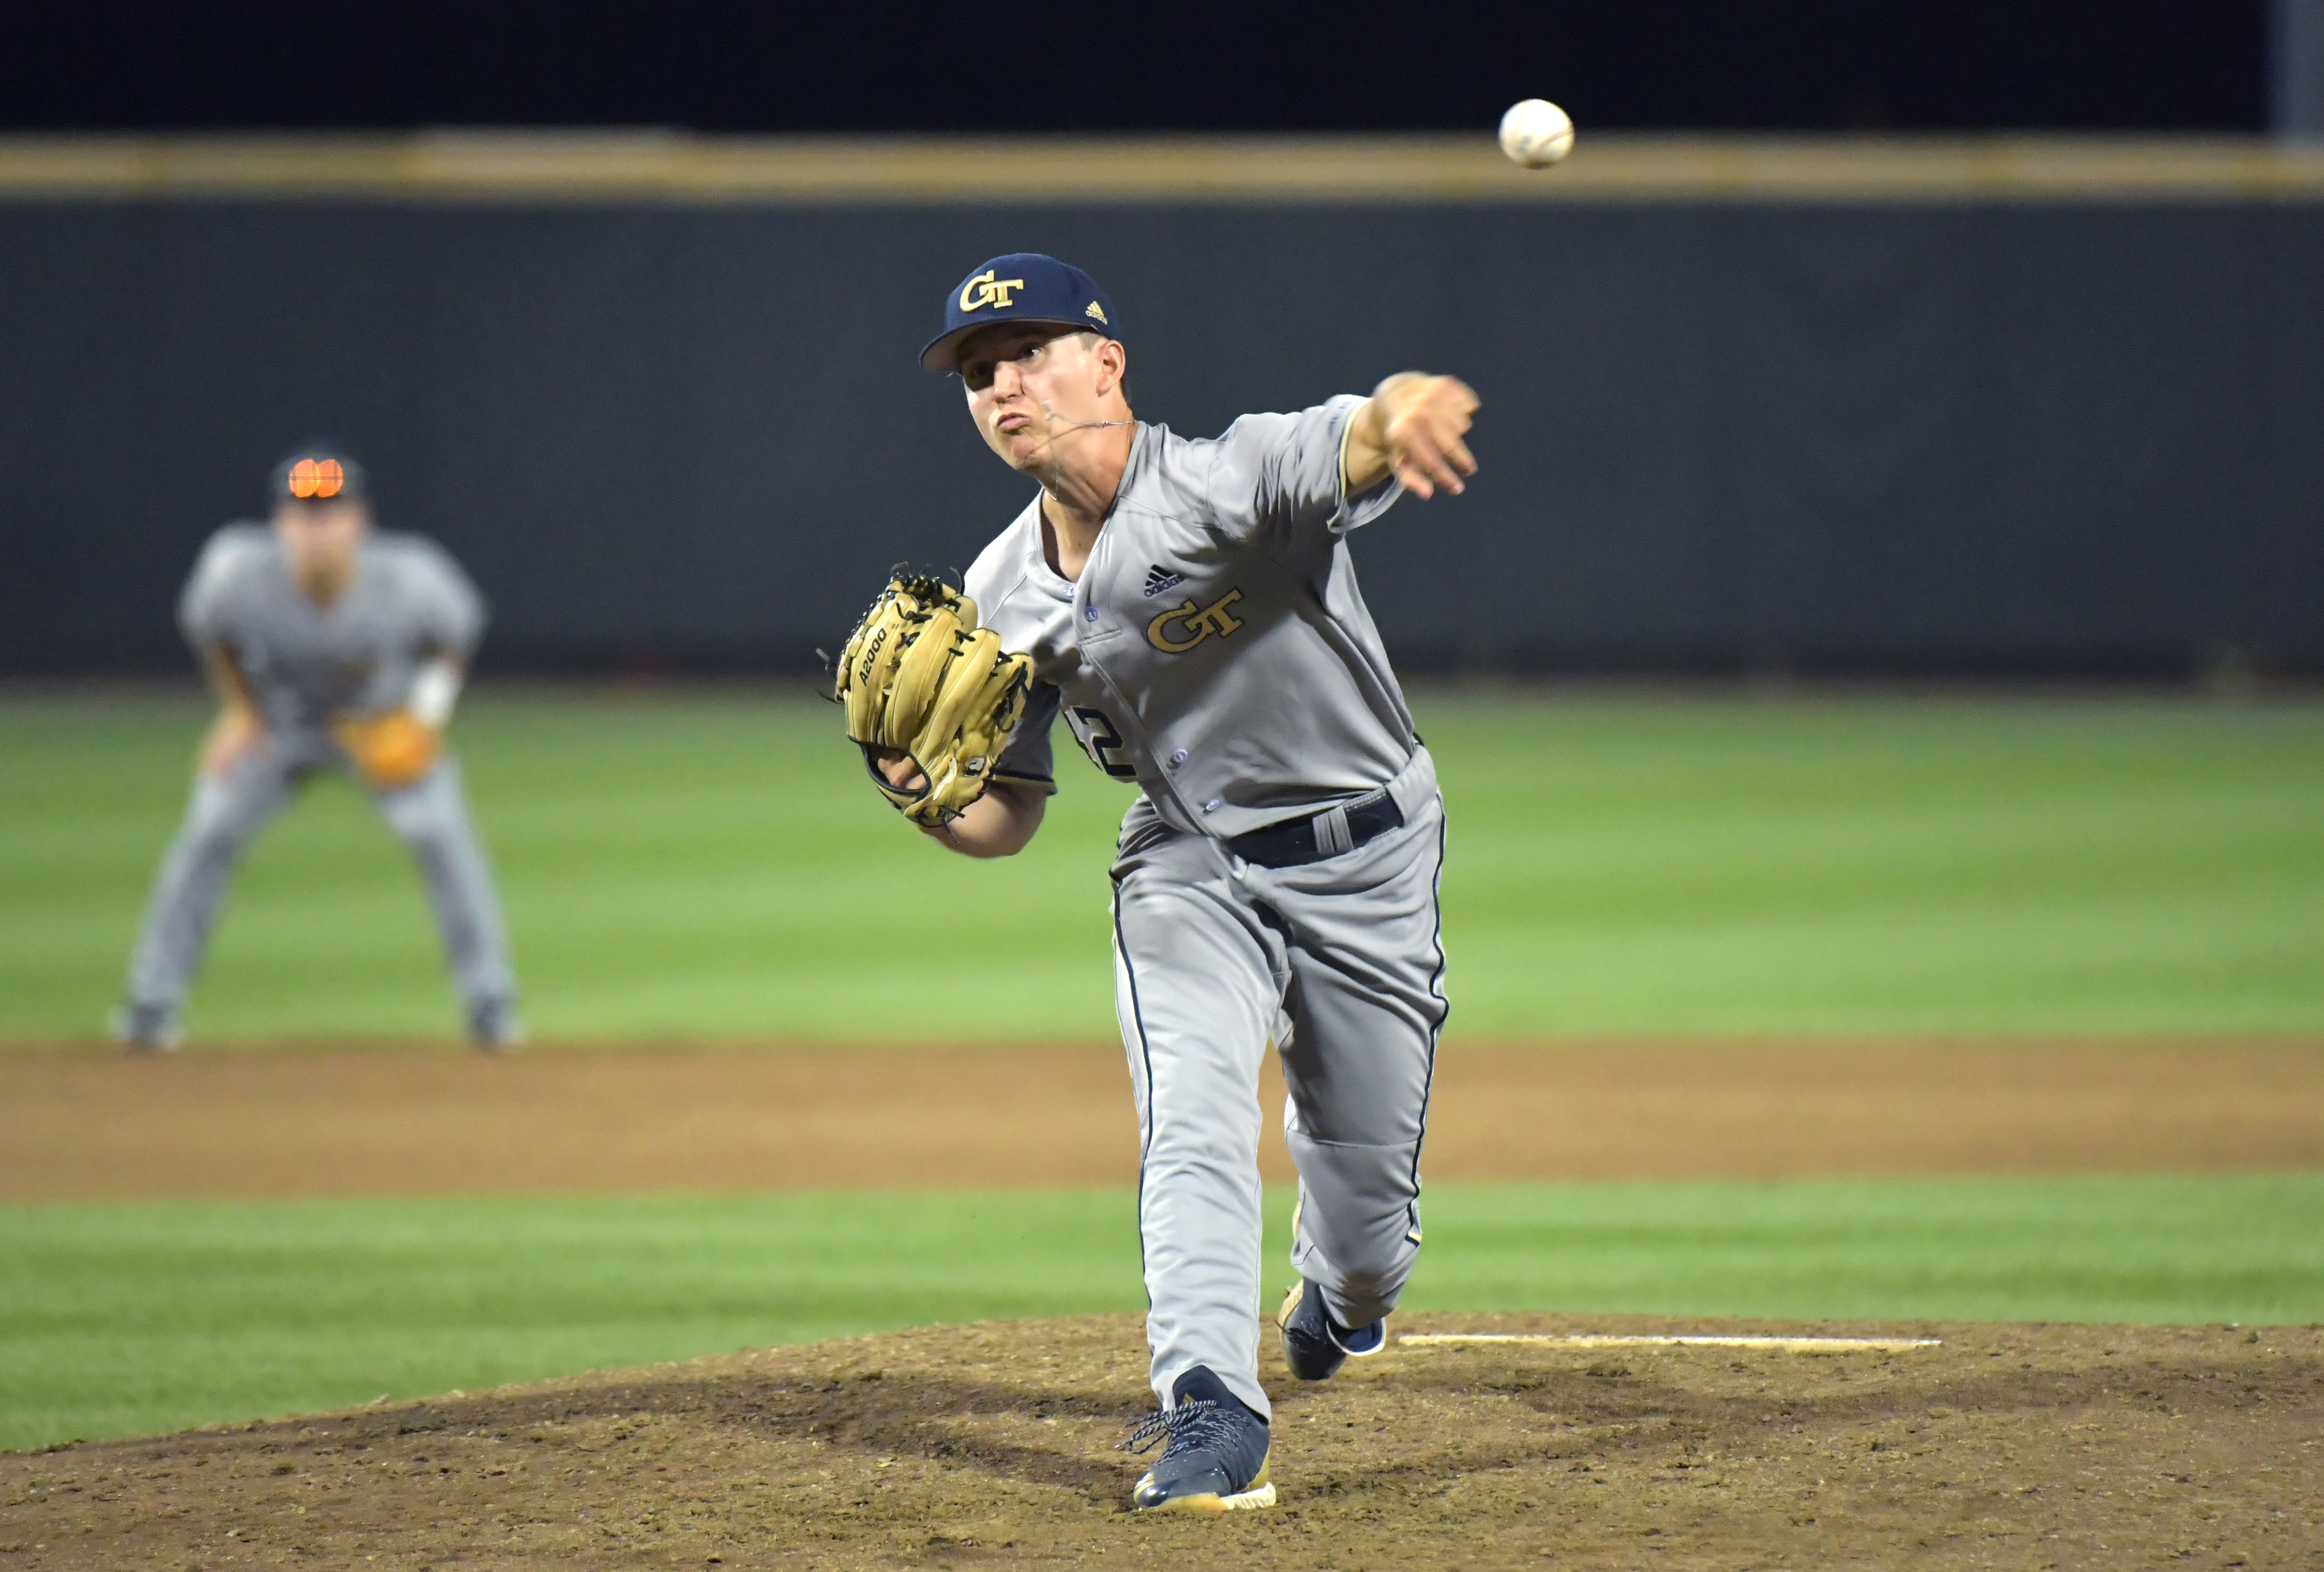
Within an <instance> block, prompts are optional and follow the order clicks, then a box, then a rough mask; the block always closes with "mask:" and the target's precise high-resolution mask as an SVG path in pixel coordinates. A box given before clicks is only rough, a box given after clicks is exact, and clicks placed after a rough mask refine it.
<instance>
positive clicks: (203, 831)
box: [129, 734, 516, 1013]
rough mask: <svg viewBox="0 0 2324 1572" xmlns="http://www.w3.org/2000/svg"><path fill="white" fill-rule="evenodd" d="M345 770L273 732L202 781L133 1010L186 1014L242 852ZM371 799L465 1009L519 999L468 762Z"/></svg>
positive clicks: (168, 863)
mask: <svg viewBox="0 0 2324 1572" xmlns="http://www.w3.org/2000/svg"><path fill="white" fill-rule="evenodd" d="M345 768H346V758H345V755H344V754H340V753H339V751H338V750H337V746H336V745H335V744H332V743H331V742H330V741H328V740H327V738H320V737H317V738H301V737H286V736H282V735H275V734H270V735H268V736H267V737H266V738H265V739H264V740H263V742H261V743H260V744H258V745H257V746H255V747H254V748H252V749H251V750H250V751H249V752H248V753H246V754H244V755H243V756H242V757H241V758H240V759H238V760H236V761H235V763H234V765H233V766H232V767H231V768H230V769H228V770H227V771H226V773H225V774H224V775H218V776H212V775H198V776H196V777H195V780H194V792H193V800H192V802H191V803H190V804H189V806H188V808H187V809H186V818H185V822H184V823H183V824H182V825H181V826H180V828H179V830H178V837H177V839H176V840H174V841H173V842H171V846H170V850H169V852H168V854H167V855H164V856H163V857H162V859H161V874H160V875H159V876H158V877H157V878H156V879H155V880H154V883H153V895H152V901H151V902H150V903H149V904H148V905H147V907H146V911H145V926H144V930H143V933H142V934H141V935H140V936H139V938H138V941H137V951H136V954H135V955H134V957H132V958H131V960H130V963H129V1002H130V1003H132V1004H138V1005H150V1006H156V1007H159V1008H161V1009H165V1010H169V1011H171V1012H172V1013H174V1012H176V1011H177V1010H178V1009H180V1007H181V1006H183V1004H184V1003H185V1000H186V993H187V990H188V988H189V986H190V985H191V984H192V981H193V976H194V972H195V971H196V969H197V968H198V967H199V966H200V965H201V960H202V955H203V952H204V951H205V950H206V949H207V948H208V946H209V938H210V928H211V925H212V924H213V923H214V922H215V921H216V920H217V910H218V904H219V902H220V901H221V900H223V899H224V897H225V895H226V880H227V877H228V876H229V875H230V874H232V873H233V872H234V867H235V864H236V863H237V862H239V861H240V860H241V857H242V853H243V849H244V847H245V846H248V845H249V844H250V841H251V838H252V837H254V836H255V835H257V833H258V832H259V831H260V830H261V829H263V828H265V827H266V825H267V823H268V821H270V820H271V819H272V818H273V817H274V816H275V815H276V814H277V813H280V812H281V810H282V808H283V806H284V805H285V804H286V803H288V802H289V801H290V800H291V795H292V793H293V792H295V791H297V789H298V787H299V784H300V781H303V780H305V778H306V777H307V776H309V775H310V774H313V773H314V772H316V771H318V770H323V769H345ZM372 803H373V805H374V807H376V808H377V809H379V813H380V817H381V818H384V819H385V820H387V823H388V827H389V828H392V830H394V831H395V833H396V835H397V836H398V837H400V838H401V840H402V842H403V844H404V846H406V847H407V848H409V849H410V853H411V855H412V860H413V861H414V862H416V863H417V864H418V865H419V866H420V877H421V879H422V880H423V881H424V882H425V883H426V884H427V887H428V902H429V906H430V907H431V908H433V909H434V911H435V914H436V929H437V932H438V934H440V935H441V936H442V938H443V940H444V955H445V958H446V960H447V962H448V963H449V964H450V966H451V970H452V980H453V985H454V986H455V987H456V988H457V990H458V991H459V994H460V999H461V1002H462V1003H463V1004H464V1005H465V1006H466V1008H467V1009H468V1010H469V1011H470V1012H471V1013H474V1012H475V1010H476V1009H477V1008H478V1007H479V1006H482V1005H486V1004H499V1003H509V1002H512V1000H513V999H514V998H515V993H516V978H515V976H514V975H513V974H512V972H511V970H510V968H509V958H508V939H507V936H506V930H505V929H504V928H503V924H502V921H501V910H500V900H499V897H498V895H497V894H495V892H494V891H493V875H492V867H491V865H490V864H489V863H487V862H486V861H485V858H484V845H483V843H482V842H481V841H479V840H478V839H477V837H476V831H475V825H474V824H473V823H472V822H471V821H470V819H469V818H468V808H467V802H466V799H465V798H464V796H463V795H462V793H461V791H460V766H459V763H458V762H457V760H455V759H454V758H453V757H452V756H451V755H450V754H445V755H443V756H442V757H440V758H438V760H437V762H436V765H435V767H434V768H433V769H431V770H429V772H428V773H427V774H425V775H423V776H421V777H420V779H419V780H417V781H413V782H412V783H411V784H410V785H409V786H406V787H403V788H401V790H399V791H375V792H373V793H372Z"/></svg>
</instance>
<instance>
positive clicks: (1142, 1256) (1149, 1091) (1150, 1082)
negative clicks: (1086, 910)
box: [1113, 879, 1154, 1310]
mask: <svg viewBox="0 0 2324 1572" xmlns="http://www.w3.org/2000/svg"><path fill="white" fill-rule="evenodd" d="M1113 953H1114V954H1116V955H1118V956H1120V957H1121V974H1122V976H1126V977H1128V978H1129V979H1130V1020H1131V1021H1132V1022H1135V1023H1136V1025H1137V1027H1138V1057H1139V1059H1141V1060H1143V1061H1144V1062H1145V1065H1146V1111H1145V1117H1144V1118H1143V1119H1141V1120H1139V1124H1142V1125H1144V1126H1145V1128H1143V1129H1142V1130H1140V1131H1139V1133H1138V1281H1139V1283H1140V1284H1141V1285H1143V1284H1144V1283H1145V1281H1146V1158H1147V1154H1148V1152H1150V1151H1153V1150H1154V1050H1152V1049H1151V1048H1149V1047H1148V1046H1147V1042H1146V1007H1145V1006H1144V1005H1143V1004H1141V1003H1139V1000H1138V968H1137V967H1136V966H1133V965H1131V964H1130V946H1129V945H1128V944H1127V943H1126V942H1124V940H1123V939H1122V935H1121V881H1120V879H1116V880H1114V881H1113ZM1146 1308H1148V1309H1149V1310H1151V1309H1152V1308H1154V1290H1152V1289H1150V1288H1149V1289H1148V1290H1146Z"/></svg>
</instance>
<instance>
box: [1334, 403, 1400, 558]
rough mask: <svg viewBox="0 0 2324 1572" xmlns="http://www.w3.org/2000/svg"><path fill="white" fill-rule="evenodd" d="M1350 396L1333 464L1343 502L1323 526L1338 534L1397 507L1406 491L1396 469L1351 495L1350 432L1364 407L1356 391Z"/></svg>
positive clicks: (1342, 417) (1343, 415) (1344, 532)
mask: <svg viewBox="0 0 2324 1572" xmlns="http://www.w3.org/2000/svg"><path fill="white" fill-rule="evenodd" d="M1348 397H1349V402H1348V403H1347V404H1346V405H1345V406H1344V407H1343V408H1342V410H1341V411H1340V439H1339V441H1338V442H1337V443H1336V444H1334V447H1335V448H1336V449H1337V452H1338V458H1337V459H1336V461H1335V464H1334V468H1335V470H1336V475H1337V479H1338V481H1339V497H1340V505H1339V508H1338V510H1337V511H1335V512H1334V513H1333V514H1332V518H1331V522H1329V523H1328V524H1326V525H1325V526H1324V528H1326V529H1328V530H1330V531H1331V532H1332V533H1333V534H1335V535H1344V534H1346V533H1347V532H1349V531H1351V530H1360V529H1362V528H1363V527H1364V526H1365V525H1366V524H1369V523H1370V522H1372V521H1373V520H1374V519H1377V518H1379V516H1380V514H1382V513H1386V512H1388V509H1390V508H1392V507H1394V506H1395V505H1396V503H1397V498H1398V497H1400V496H1402V495H1404V482H1403V481H1401V480H1399V479H1397V477H1396V476H1395V475H1394V474H1393V473H1391V474H1390V475H1389V476H1388V478H1387V479H1386V480H1383V481H1381V482H1380V483H1379V485H1375V486H1373V487H1372V488H1371V489H1370V490H1369V491H1367V492H1361V493H1359V494H1358V495H1354V496H1350V495H1348V432H1349V430H1351V426H1352V423H1353V417H1354V415H1355V412H1356V411H1358V410H1359V409H1360V408H1362V407H1363V400H1361V399H1360V398H1356V397H1355V396H1354V395H1353V394H1350V395H1348Z"/></svg>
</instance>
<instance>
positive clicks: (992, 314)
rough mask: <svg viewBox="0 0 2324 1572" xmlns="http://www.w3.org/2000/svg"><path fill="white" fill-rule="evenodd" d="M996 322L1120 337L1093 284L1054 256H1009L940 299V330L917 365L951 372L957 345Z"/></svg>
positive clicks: (1110, 307)
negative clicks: (1049, 324) (1056, 326)
mask: <svg viewBox="0 0 2324 1572" xmlns="http://www.w3.org/2000/svg"><path fill="white" fill-rule="evenodd" d="M995 322H1056V323H1057V324H1059V325H1060V326H1063V327H1067V328H1085V329H1087V330H1089V331H1091V332H1095V333H1102V334H1104V335H1105V336H1106V337H1107V338H1120V337H1121V334H1120V332H1119V331H1118V330H1116V328H1115V327H1114V318H1113V302H1112V301H1110V300H1108V299H1106V294H1105V291H1103V290H1102V289H1100V288H1098V287H1097V281H1096V280H1095V279H1093V278H1092V277H1090V275H1089V274H1087V273H1084V272H1083V271H1082V270H1081V269H1079V268H1077V267H1074V266H1072V265H1070V264H1066V263H1062V262H1059V261H1058V260H1057V259H1056V257H1054V256H1044V255H1042V254H1040V253H1039V252H1037V251H1012V252H1010V254H1008V255H1007V256H996V257H994V258H993V259H992V260H991V261H990V262H988V263H984V264H982V265H980V266H979V267H978V268H977V270H976V271H975V272H974V273H970V274H969V275H968V276H967V277H966V278H964V279H963V280H961V281H960V287H959V288H958V289H955V290H954V291H953V292H952V293H951V294H949V295H946V296H945V325H944V331H943V332H941V333H939V334H937V335H936V337H935V338H931V339H929V340H928V346H927V348H925V349H923V350H921V351H920V364H921V365H925V366H927V368H928V369H929V370H930V371H951V370H953V369H954V365H956V363H957V361H958V358H959V355H960V343H961V340H962V339H964V338H967V337H968V336H969V335H970V334H971V333H973V332H975V331H976V330H977V329H978V328H988V327H991V325H992V324H993V323H995Z"/></svg>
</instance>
